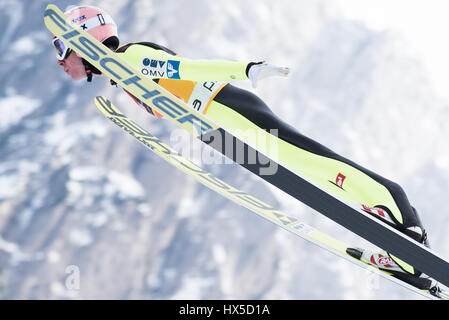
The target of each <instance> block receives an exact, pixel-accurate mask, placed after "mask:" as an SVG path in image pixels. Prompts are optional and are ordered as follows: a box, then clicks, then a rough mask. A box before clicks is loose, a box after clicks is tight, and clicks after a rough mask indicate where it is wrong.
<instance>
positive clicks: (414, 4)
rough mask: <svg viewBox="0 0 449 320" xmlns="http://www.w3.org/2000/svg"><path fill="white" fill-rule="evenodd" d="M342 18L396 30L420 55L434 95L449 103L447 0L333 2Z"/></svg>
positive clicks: (344, 0)
mask: <svg viewBox="0 0 449 320" xmlns="http://www.w3.org/2000/svg"><path fill="white" fill-rule="evenodd" d="M336 1H337V2H338V3H339V7H340V8H341V10H342V12H343V14H344V15H345V16H346V17H348V18H352V19H356V20H361V21H363V22H364V23H366V24H367V25H368V26H369V27H371V28H375V29H396V30H398V31H399V32H401V33H402V34H403V35H404V37H405V39H406V40H407V41H408V43H409V45H410V49H411V50H413V51H415V52H416V53H418V54H419V56H420V57H421V58H422V60H423V62H424V64H425V67H426V68H427V69H428V71H429V76H430V77H431V78H432V80H433V82H434V85H435V89H436V90H437V93H438V94H439V95H440V96H441V97H444V98H445V99H446V100H447V101H449V0H336Z"/></svg>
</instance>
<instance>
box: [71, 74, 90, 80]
mask: <svg viewBox="0 0 449 320" xmlns="http://www.w3.org/2000/svg"><path fill="white" fill-rule="evenodd" d="M70 76H71V77H72V79H73V80H82V79H84V78H85V77H86V76H85V75H82V74H71V75H70Z"/></svg>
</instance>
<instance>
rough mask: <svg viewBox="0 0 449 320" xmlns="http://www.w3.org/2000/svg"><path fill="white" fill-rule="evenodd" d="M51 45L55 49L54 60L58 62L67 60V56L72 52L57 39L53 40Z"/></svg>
mask: <svg viewBox="0 0 449 320" xmlns="http://www.w3.org/2000/svg"><path fill="white" fill-rule="evenodd" d="M53 45H54V46H55V48H56V58H58V60H60V61H61V60H64V59H67V57H68V56H69V54H70V52H72V49H70V48H69V47H67V46H66V45H65V44H64V42H62V41H61V40H59V39H58V38H54V39H53Z"/></svg>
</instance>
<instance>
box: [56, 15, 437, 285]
mask: <svg viewBox="0 0 449 320" xmlns="http://www.w3.org/2000/svg"><path fill="white" fill-rule="evenodd" d="M65 14H66V15H67V16H68V17H69V19H71V20H72V21H73V22H74V23H76V24H78V25H80V26H82V27H83V29H85V30H87V32H88V33H90V34H91V35H92V36H94V37H95V38H96V39H97V40H99V41H100V42H102V43H103V44H105V45H106V46H107V47H109V48H110V49H111V50H113V51H115V52H116V53H118V54H119V55H120V56H121V57H122V58H123V59H125V60H126V61H127V62H129V64H130V65H132V66H134V67H135V69H136V70H140V72H141V73H142V74H143V75H146V76H148V77H149V78H151V79H152V80H154V81H155V82H156V83H158V84H159V85H160V86H162V87H164V88H165V89H167V90H168V91H169V92H171V93H172V94H174V95H175V96H177V97H178V98H179V99H181V100H183V101H184V102H185V103H186V104H187V105H189V106H190V107H192V108H194V109H196V110H197V111H199V112H201V113H203V114H204V115H205V116H206V117H208V118H210V119H212V120H213V121H215V122H217V123H219V124H220V125H222V126H223V127H224V128H226V130H228V131H230V132H233V131H235V130H239V129H240V130H242V129H244V130H246V129H260V128H262V129H264V130H269V129H277V135H278V136H277V137H276V139H278V145H279V155H278V159H280V161H281V162H282V163H283V164H286V165H287V167H288V168H290V169H293V170H296V171H297V172H299V173H300V174H301V175H302V176H305V177H307V178H308V179H309V180H311V181H313V182H314V183H316V184H318V185H319V186H320V187H322V188H323V189H324V190H326V191H328V192H329V193H331V194H334V195H337V196H339V197H341V198H343V199H345V200H347V201H348V202H350V203H357V204H361V205H362V206H363V208H364V210H365V211H366V212H367V213H370V214H371V215H373V216H375V217H377V218H379V219H382V221H384V222H385V223H387V224H389V225H391V226H393V227H394V228H396V229H397V230H399V231H400V232H403V233H405V234H406V235H408V236H410V237H411V238H413V239H414V240H416V241H418V242H419V243H423V244H425V245H427V246H428V242H427V235H426V232H425V231H424V228H423V226H422V224H421V222H420V219H419V217H418V214H417V212H416V210H415V209H414V208H413V207H412V206H411V205H410V203H409V201H408V199H407V196H406V194H405V193H404V191H403V189H402V188H401V187H400V186H399V185H398V184H396V183H394V182H392V181H390V180H387V179H385V178H383V177H381V176H380V175H378V174H376V173H374V172H372V171H369V170H367V169H365V168H363V167H361V166H360V165H358V164H356V163H354V162H352V161H351V160H348V159H346V158H344V157H342V156H340V155H338V154H336V153H334V152H333V151H331V150H330V149H328V148H326V147H324V146H323V145H321V144H319V143H318V142H315V141H313V140H311V139H309V138H307V137H306V136H304V135H302V134H300V133H299V132H298V131H297V130H296V129H295V128H293V127H292V126H290V125H288V124H287V123H285V122H284V121H282V120H281V119H279V118H278V117H277V116H276V115H275V114H274V113H273V112H272V111H271V110H270V109H269V107H268V106H267V105H266V104H265V103H264V102H263V101H262V100H261V99H260V98H258V97H257V96H256V95H254V94H253V93H251V92H250V91H247V90H243V89H240V88H238V87H236V86H234V85H232V84H230V83H228V82H227V81H231V80H250V81H251V82H252V84H253V86H255V85H256V84H257V82H258V81H259V80H260V79H262V78H265V77H270V76H287V75H288V73H289V69H288V68H281V67H276V66H273V65H270V64H267V63H265V62H247V61H246V62H241V61H228V60H191V59H187V58H184V57H181V56H179V55H177V54H176V53H175V52H173V51H171V50H170V49H167V48H165V47H163V46H160V45H157V44H155V43H151V42H136V43H127V44H125V45H122V46H119V38H118V33H117V26H116V24H115V23H114V21H113V19H112V18H111V16H110V15H109V14H107V13H106V12H105V11H104V10H102V9H99V8H96V7H92V6H76V7H69V8H68V10H67V11H66V12H65ZM53 44H54V46H55V48H56V49H57V57H58V62H57V63H58V65H60V66H61V67H63V68H64V71H65V72H66V73H67V74H68V75H70V76H71V77H72V78H73V79H74V80H80V79H84V78H86V77H87V80H88V81H91V80H92V77H93V76H94V75H101V72H100V71H99V70H97V69H96V68H95V67H94V66H92V65H91V64H89V63H88V62H87V61H86V60H84V59H83V58H81V57H80V56H79V55H78V54H77V53H76V52H74V51H72V50H71V49H70V48H68V47H66V46H65V45H64V43H63V42H62V41H60V40H59V39H58V38H56V37H54V36H53ZM131 97H132V98H133V99H134V100H135V101H136V102H137V103H138V104H139V105H141V106H142V107H144V108H145V109H146V110H147V111H148V112H149V113H151V114H152V115H154V116H156V117H162V115H161V114H159V113H158V112H157V111H156V110H153V109H152V108H151V107H149V106H147V105H145V104H143V103H141V102H140V101H138V99H136V98H135V97H133V96H131ZM348 253H349V254H351V255H353V256H355V257H356V258H358V259H360V260H362V261H364V262H366V263H368V264H372V265H374V266H376V267H378V268H380V269H382V270H386V271H388V272H390V273H392V274H394V275H395V276H397V277H398V278H400V279H402V280H405V281H407V282H409V283H411V284H413V285H414V286H416V287H419V288H421V289H428V290H430V289H431V288H433V287H435V285H436V283H435V281H433V280H430V279H429V278H428V277H427V276H426V275H424V274H422V273H421V272H420V271H419V270H416V269H415V268H414V267H413V266H410V265H408V264H406V263H405V262H403V261H401V260H399V259H397V258H395V257H394V256H392V255H390V254H388V253H387V252H385V251H383V250H380V249H376V250H368V249H366V250H363V249H358V248H353V249H351V250H350V251H349V252H348Z"/></svg>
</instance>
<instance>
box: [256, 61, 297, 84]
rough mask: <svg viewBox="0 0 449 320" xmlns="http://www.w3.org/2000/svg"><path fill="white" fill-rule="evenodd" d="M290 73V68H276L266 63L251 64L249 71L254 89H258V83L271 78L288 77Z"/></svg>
mask: <svg viewBox="0 0 449 320" xmlns="http://www.w3.org/2000/svg"><path fill="white" fill-rule="evenodd" d="M289 73H290V68H287V67H276V66H273V65H271V64H268V63H266V62H265V61H262V62H257V63H254V62H252V63H250V64H249V70H248V78H249V79H250V80H251V83H252V85H253V88H256V87H257V81H258V80H260V79H263V78H266V77H271V76H284V77H286V76H287V75H288V74H289Z"/></svg>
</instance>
